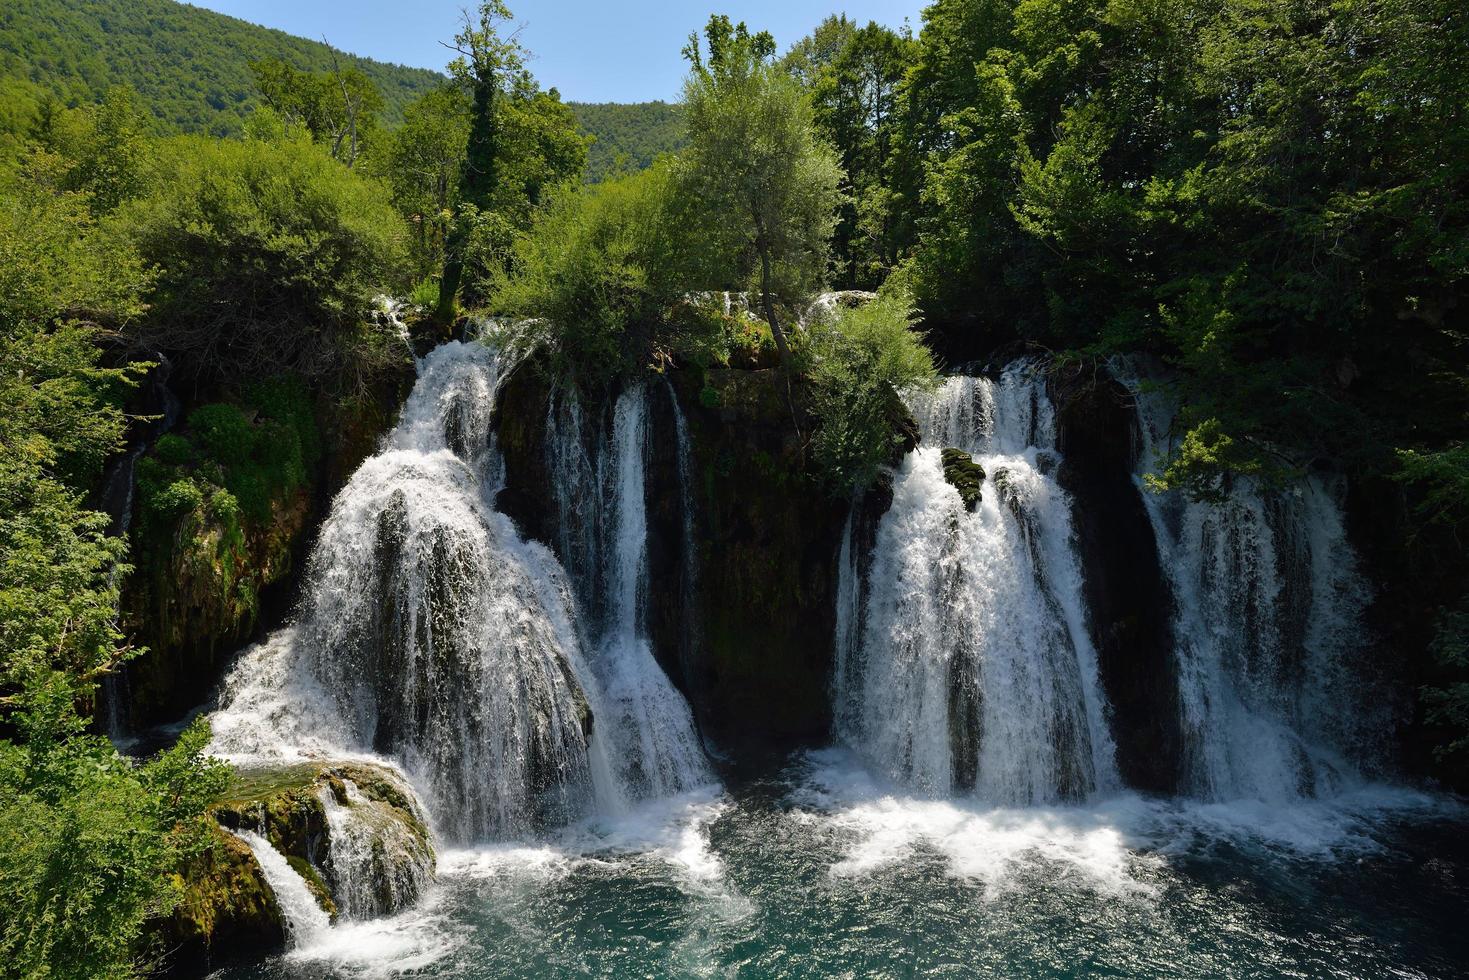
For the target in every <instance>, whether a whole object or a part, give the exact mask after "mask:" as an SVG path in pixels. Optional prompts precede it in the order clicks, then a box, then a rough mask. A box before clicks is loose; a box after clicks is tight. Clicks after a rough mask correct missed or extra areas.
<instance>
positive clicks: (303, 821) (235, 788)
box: [211, 762, 435, 918]
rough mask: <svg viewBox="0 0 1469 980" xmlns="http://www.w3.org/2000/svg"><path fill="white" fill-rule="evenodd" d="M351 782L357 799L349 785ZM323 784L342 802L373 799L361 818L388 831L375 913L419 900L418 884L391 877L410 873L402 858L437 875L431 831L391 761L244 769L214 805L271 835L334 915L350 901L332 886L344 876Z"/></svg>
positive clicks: (380, 844) (218, 813) (379, 855)
mask: <svg viewBox="0 0 1469 980" xmlns="http://www.w3.org/2000/svg"><path fill="white" fill-rule="evenodd" d="M349 783H350V784H351V786H352V787H353V788H355V790H356V793H357V797H358V798H357V799H353V794H351V793H349V790H348V784H349ZM324 792H325V793H330V795H331V798H332V800H334V801H335V803H336V804H337V805H338V806H342V807H354V806H355V807H360V806H363V805H366V806H368V807H370V813H367V814H364V815H363V818H364V819H365V821H366V825H368V826H370V827H373V828H375V830H374V833H379V834H380V835H381V837H382V839H381V840H375V841H374V842H373V848H372V851H373V855H374V856H373V869H374V870H373V874H374V876H375V877H376V878H378V879H381V880H382V882H383V884H382V887H380V888H378V889H377V890H376V892H375V895H374V900H373V902H372V903H371V904H372V906H373V907H372V909H371V911H372V913H373V914H390V913H393V912H397V911H400V910H401V909H402V908H403V907H405V906H406V905H407V904H409V903H411V902H412V901H415V900H416V899H417V897H418V889H415V888H403V887H399V888H396V889H395V888H392V887H388V885H387V882H388V881H389V880H391V881H394V882H400V883H401V882H402V881H403V880H404V877H405V873H404V870H403V864H404V862H409V863H411V864H413V865H414V866H416V867H418V868H420V869H422V868H426V869H427V874H428V875H429V876H432V873H433V867H434V863H435V855H434V847H433V837H432V835H431V834H430V832H429V829H428V825H427V824H426V823H425V822H424V815H423V812H422V810H421V809H420V808H419V807H418V805H417V803H416V802H415V801H414V800H413V798H412V797H411V795H410V792H409V791H408V790H407V788H406V786H405V785H404V784H403V783H402V782H401V779H400V777H398V776H397V775H396V774H395V773H392V772H391V771H389V770H387V769H384V768H382V767H380V766H375V765H372V764H370V763H363V762H333V763H307V764H301V765H293V766H282V767H277V768H257V769H245V770H239V771H237V772H236V774H235V778H234V780H233V781H232V783H231V785H230V787H229V789H228V790H227V791H226V793H225V794H224V796H223V797H222V798H221V799H220V800H219V801H218V802H217V803H216V804H215V805H214V807H213V808H212V811H211V812H212V813H213V815H214V817H215V819H216V820H218V821H219V823H220V824H221V825H223V826H225V827H228V828H230V829H248V830H254V831H256V832H258V833H260V834H261V835H262V836H263V837H265V838H266V840H268V841H270V843H271V846H273V847H274V848H275V849H276V850H278V851H280V852H281V854H283V855H285V858H286V860H287V862H289V863H290V865H291V867H293V868H295V869H296V872H297V873H298V874H300V875H301V877H302V878H303V879H304V880H305V881H306V884H307V886H308V887H309V888H310V889H311V891H312V894H314V895H315V896H316V898H317V901H318V902H319V903H320V905H321V907H322V908H323V909H325V910H326V912H327V913H328V914H329V915H331V916H333V918H335V917H336V915H337V913H338V911H339V910H340V911H342V912H344V913H345V912H346V911H348V909H347V907H346V906H345V905H344V899H343V896H341V895H338V894H337V893H336V892H335V891H334V890H333V882H336V881H340V879H339V877H338V872H337V869H334V868H333V867H332V851H331V833H332V826H331V821H330V819H329V818H328V815H327V807H326V805H325V804H324V803H323V799H322V797H323V793H324ZM388 840H391V841H394V842H396V843H397V845H398V847H397V850H391V849H390V848H388V847H387V846H386V843H385V842H386V841H388ZM408 877H413V876H411V875H409V876H408ZM359 912H360V909H359Z"/></svg>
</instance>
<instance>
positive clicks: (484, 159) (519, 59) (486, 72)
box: [436, 0, 526, 322]
mask: <svg viewBox="0 0 1469 980" xmlns="http://www.w3.org/2000/svg"><path fill="white" fill-rule="evenodd" d="M509 21H510V8H509V7H507V6H506V5H505V3H504V2H503V0H485V2H484V3H481V4H480V7H479V11H478V16H477V17H471V15H470V14H469V12H468V11H466V12H465V14H464V27H463V29H462V30H461V31H460V32H459V33H458V34H457V35H455V37H454V43H453V44H452V45H450V47H451V48H452V49H453V50H454V51H457V52H458V53H459V57H457V58H455V59H454V60H453V61H452V62H451V63H450V64H449V71H450V72H451V73H452V74H453V76H454V78H455V79H456V80H457V81H458V82H459V83H460V84H462V85H464V86H465V87H467V88H468V89H469V92H470V102H471V108H470V123H469V145H468V150H467V152H466V153H465V157H464V163H463V165H462V166H461V167H460V170H459V200H460V204H461V206H462V205H471V206H473V207H475V208H478V209H481V210H487V209H488V208H489V207H490V206H491V203H492V199H493V196H494V193H495V188H496V183H497V181H498V177H499V164H500V159H499V158H500V155H501V153H502V152H503V147H502V146H501V128H500V118H499V114H498V105H497V104H498V102H499V101H500V99H501V98H502V97H503V95H504V93H505V90H506V87H507V86H508V85H511V84H514V83H515V82H516V81H517V80H523V79H524V78H525V76H526V71H525V50H524V49H523V48H522V47H521V46H520V43H519V41H517V40H516V34H517V33H518V32H511V33H510V34H509V35H508V36H504V37H502V36H501V32H502V31H503V29H504V27H505V25H506V24H507V23H509ZM468 240H469V226H468V224H467V223H466V222H464V221H455V222H454V225H453V229H452V230H451V231H450V233H449V241H448V244H447V248H446V255H445V258H444V276H443V278H442V279H441V280H440V282H439V308H438V310H437V311H436V316H437V317H438V319H439V320H440V321H443V322H448V321H449V320H451V319H453V316H454V302H455V297H456V296H457V294H458V292H459V282H460V280H461V279H462V278H463V276H464V248H465V244H466V243H467V242H468Z"/></svg>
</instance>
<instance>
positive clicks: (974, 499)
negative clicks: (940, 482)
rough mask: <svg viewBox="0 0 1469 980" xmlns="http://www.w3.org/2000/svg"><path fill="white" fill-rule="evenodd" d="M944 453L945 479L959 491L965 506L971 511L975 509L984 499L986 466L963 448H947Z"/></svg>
mask: <svg viewBox="0 0 1469 980" xmlns="http://www.w3.org/2000/svg"><path fill="white" fill-rule="evenodd" d="M942 455H943V460H944V479H945V480H947V481H948V483H949V485H950V486H952V487H953V488H954V489H955V490H958V491H959V498H960V499H961V500H963V501H964V506H965V507H967V508H968V509H969V510H971V511H973V510H975V509H976V508H977V507H979V502H980V501H981V500H982V499H984V497H983V492H982V488H983V486H984V475H985V474H984V467H982V466H980V465H979V464H978V463H976V462H975V461H974V457H972V456H970V455H969V454H968V453H966V452H964V450H962V449H945V450H944V451H943V453H942Z"/></svg>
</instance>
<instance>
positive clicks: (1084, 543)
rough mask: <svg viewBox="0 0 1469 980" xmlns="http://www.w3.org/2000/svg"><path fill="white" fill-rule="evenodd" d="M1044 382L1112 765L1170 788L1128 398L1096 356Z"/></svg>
mask: <svg viewBox="0 0 1469 980" xmlns="http://www.w3.org/2000/svg"><path fill="white" fill-rule="evenodd" d="M1050 383H1051V392H1052V399H1053V401H1054V402H1055V404H1056V406H1057V418H1056V423H1057V436H1058V442H1059V447H1058V448H1059V449H1060V451H1061V456H1062V459H1063V462H1062V464H1061V469H1060V472H1059V473H1058V479H1059V481H1060V483H1061V486H1062V487H1063V488H1065V490H1066V491H1067V492H1068V493H1069V494H1070V495H1071V497H1072V499H1073V500H1074V501H1075V509H1074V516H1073V520H1074V524H1075V531H1076V536H1077V545H1078V550H1079V553H1080V555H1081V563H1082V575H1083V577H1084V579H1085V583H1084V589H1085V597H1086V607H1087V610H1088V626H1089V628H1090V630H1091V634H1092V642H1093V643H1094V644H1095V646H1096V650H1097V659H1098V665H1099V668H1100V673H1101V681H1102V686H1103V688H1104V689H1105V691H1106V695H1107V700H1108V703H1109V704H1110V706H1111V709H1112V733H1113V737H1114V740H1115V742H1116V745H1117V767H1118V770H1119V773H1120V775H1121V776H1122V779H1123V781H1124V782H1125V783H1126V784H1127V785H1129V786H1133V787H1135V788H1138V789H1142V790H1146V791H1149V792H1157V793H1172V792H1176V791H1177V790H1178V788H1179V783H1180V779H1181V773H1182V751H1183V734H1182V728H1181V721H1180V716H1179V704H1178V683H1177V665H1176V663H1175V660H1174V657H1173V655H1172V636H1171V626H1170V623H1171V621H1172V599H1171V597H1170V595H1169V591H1168V587H1167V583H1166V581H1165V580H1164V577H1163V573H1162V570H1161V568H1160V567H1159V564H1158V551H1157V546H1156V544H1155V542H1154V540H1153V532H1152V527H1151V525H1150V524H1149V521H1148V517H1147V514H1146V512H1145V511H1144V509H1143V505H1142V502H1141V500H1140V499H1139V497H1138V492H1137V487H1136V485H1135V484H1134V483H1133V478H1132V474H1133V469H1134V453H1135V451H1136V450H1135V447H1136V445H1137V443H1138V440H1137V438H1136V425H1137V421H1136V416H1135V413H1134V410H1133V405H1132V398H1131V396H1130V395H1129V394H1128V392H1127V391H1126V389H1124V388H1123V387H1122V386H1121V385H1120V384H1118V383H1117V382H1115V381H1113V380H1112V379H1111V378H1110V377H1109V376H1108V375H1107V374H1106V372H1105V370H1103V369H1102V368H1101V367H1100V366H1097V365H1083V366H1081V367H1078V368H1063V369H1059V370H1058V371H1057V372H1056V373H1055V374H1053V375H1052V377H1051V382H1050Z"/></svg>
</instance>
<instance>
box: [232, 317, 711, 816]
mask: <svg viewBox="0 0 1469 980" xmlns="http://www.w3.org/2000/svg"><path fill="white" fill-rule="evenodd" d="M508 367H509V366H507V365H506V364H504V363H502V360H501V358H500V357H499V356H498V355H497V354H496V353H495V352H493V351H492V350H490V349H489V348H487V347H485V346H482V345H480V344H478V343H469V344H461V343H449V344H445V345H444V346H442V347H440V348H439V349H437V350H436V351H434V352H433V353H432V354H430V355H429V356H428V357H427V358H425V359H424V361H423V363H422V365H421V374H420V377H419V381H418V384H417V385H416V386H415V388H414V390H413V393H412V395H411V396H410V397H409V400H408V402H407V404H406V405H405V406H404V409H403V413H402V418H401V420H400V422H399V424H398V426H397V428H396V429H395V430H394V431H393V433H392V434H391V435H390V436H389V437H388V439H387V440H386V443H385V446H384V449H383V451H382V452H380V453H379V454H378V455H377V456H375V457H373V458H372V459H370V460H368V461H367V462H366V463H364V464H363V465H362V467H361V468H360V469H359V470H358V471H357V473H356V474H354V475H353V477H352V479H351V480H350V481H349V482H348V484H347V486H346V487H345V488H344V489H343V490H342V492H341V493H340V494H339V495H338V497H337V499H336V500H335V501H334V503H333V506H332V512H331V515H330V516H329V517H328V519H327V521H326V523H325V525H324V526H323V528H322V532H321V536H320V539H319V541H318V543H317V546H316V548H315V550H314V552H313V554H312V557H311V561H310V566H309V569H308V579H307V586H306V589H305V592H304V597H303V601H302V604H301V609H300V614H299V617H298V621H297V622H296V624H295V625H293V626H291V627H289V628H287V629H285V630H282V631H281V632H280V633H278V634H276V635H275V636H273V637H272V638H271V639H270V640H268V641H267V642H265V643H262V644H260V645H258V646H257V647H255V648H253V649H252V650H250V651H248V652H247V653H246V655H245V656H244V657H243V658H242V661H241V664H240V665H239V666H238V667H237V668H236V669H235V670H234V671H233V672H232V674H231V676H230V677H229V678H228V680H227V682H226V693H225V697H224V699H223V703H222V707H221V710H220V711H219V712H217V713H216V715H215V719H214V723H215V732H216V735H215V744H214V748H215V750H216V751H218V752H219V753H220V754H223V755H226V756H229V757H233V758H236V759H243V760H245V761H247V762H248V761H257V760H259V759H260V757H262V756H264V757H266V758H282V757H291V756H293V755H300V754H306V755H309V756H313V757H317V758H331V757H333V756H335V755H341V754H343V753H348V754H350V753H353V752H362V751H370V752H374V753H378V754H380V755H384V756H388V757H390V758H392V759H394V760H395V761H396V762H397V763H398V764H400V765H401V766H402V767H403V768H404V770H405V771H406V772H407V774H408V775H409V777H410V779H411V780H412V782H413V783H414V785H415V786H416V787H417V788H418V789H419V790H420V792H422V793H423V795H424V799H425V804H426V807H427V809H428V811H429V812H430V814H431V815H432V818H433V821H434V823H435V825H436V827H437V828H438V830H439V832H440V833H442V834H444V835H445V836H446V837H447V838H448V839H450V840H451V841H473V840H478V839H486V838H496V839H504V838H507V837H513V836H519V835H524V834H526V833H528V832H531V831H533V830H535V829H537V828H540V827H547V826H555V825H560V824H564V823H566V822H568V821H569V820H572V819H575V818H577V817H579V816H581V815H584V814H586V813H588V812H590V811H592V810H593V809H594V807H597V806H602V807H607V806H618V805H621V804H624V803H626V802H628V801H631V800H638V799H643V798H647V797H653V796H661V795H663V794H665V793H668V792H672V791H675V790H678V789H681V788H686V787H688V786H690V785H693V784H695V783H698V782H703V781H705V780H707V778H708V772H707V768H706V767H705V765H704V762H703V757H702V753H701V752H700V751H699V747H698V742H697V739H696V738H695V737H694V735H693V730H692V722H691V719H690V716H689V711H688V707H687V705H686V704H685V703H684V702H683V699H682V698H681V697H680V696H679V695H678V694H677V692H676V691H674V690H673V689H672V687H671V686H670V685H669V683H668V680H667V678H666V677H664V676H663V674H662V671H661V670H659V669H658V667H657V665H656V663H654V661H653V659H652V655H651V653H650V652H649V650H648V646H647V642H646V639H645V638H643V637H642V636H641V635H640V633H639V629H638V609H639V608H640V607H639V602H640V600H641V597H642V593H643V592H644V591H645V586H644V575H645V569H644V565H645V564H646V562H645V556H644V554H643V551H642V549H643V547H644V544H643V542H642V536H643V511H642V506H643V505H642V465H643V464H642V451H643V449H644V440H645V438H646V434H645V431H644V426H645V409H644V405H643V402H642V400H641V398H635V399H625V400H624V402H620V403H619V407H618V413H617V416H618V423H617V438H616V444H615V448H609V449H608V450H607V451H606V452H604V453H603V454H602V457H603V460H604V461H605V462H606V463H607V465H608V467H609V468H608V470H607V471H606V472H607V475H608V483H607V484H606V487H607V489H608V491H609V496H608V504H609V506H610V507H612V508H613V512H612V513H611V514H609V515H602V514H600V513H597V514H593V515H591V519H592V520H593V522H594V523H595V524H597V525H598V526H605V527H608V528H610V529H612V530H614V531H615V535H614V537H613V538H612V542H611V543H612V545H613V546H612V547H611V548H610V549H609V550H608V552H607V558H608V566H607V571H606V574H605V576H604V577H605V585H606V587H607V589H608V590H609V592H608V597H607V598H606V599H605V600H603V601H602V602H601V606H602V607H603V608H605V609H606V610H607V613H608V615H607V616H606V617H604V618H605V620H606V622H605V624H604V626H603V628H602V630H601V633H600V635H601V641H600V642H599V643H598V644H597V645H596V646H595V647H588V646H587V645H585V644H584V641H583V636H584V634H585V633H586V632H587V631H586V630H585V629H584V628H583V626H582V622H581V615H580V613H579V610H578V608H577V602H576V599H575V597H574V595H573V591H572V587H571V585H570V583H569V582H568V581H567V579H566V577H565V575H564V573H563V572H562V570H561V566H560V565H559V564H558V563H557V562H556V559H555V557H554V556H553V555H552V554H551V553H550V551H548V550H547V549H546V548H544V547H542V546H541V545H538V544H535V543H532V542H527V541H525V540H524V539H522V538H521V537H520V536H519V534H518V533H517V531H516V529H515V527H514V525H513V524H512V523H511V521H510V519H509V518H507V517H505V516H504V515H503V514H500V513H498V512H497V511H495V510H494V508H493V504H492V501H493V500H494V497H495V494H496V492H497V490H498V489H499V484H500V480H501V469H502V466H501V463H500V458H499V454H498V452H496V451H495V448H494V446H493V444H492V433H491V428H490V420H491V415H492V412H493V409H494V404H495V396H496V392H497V389H498V386H499V383H500V381H501V379H502V377H503V376H504V375H505V374H506V373H507V372H508ZM589 651H590V653H589ZM594 727H595V732H596V734H595V735H593V734H592V733H593V730H594ZM609 760H616V762H615V764H614V763H613V762H611V761H609Z"/></svg>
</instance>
